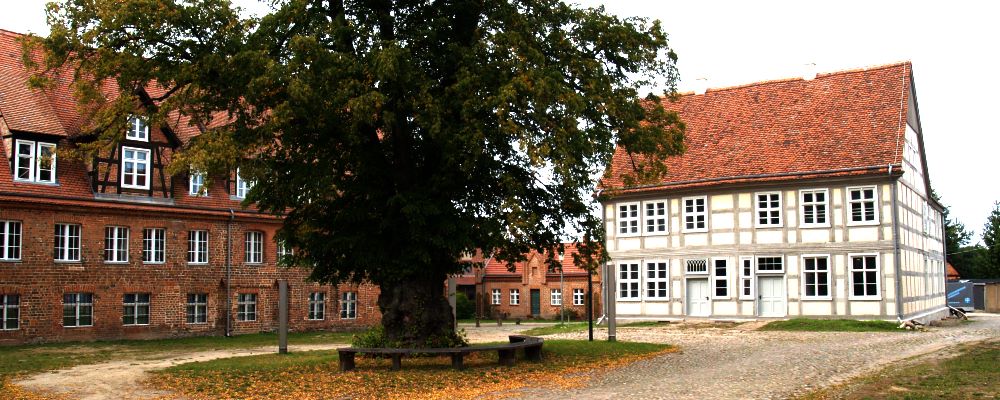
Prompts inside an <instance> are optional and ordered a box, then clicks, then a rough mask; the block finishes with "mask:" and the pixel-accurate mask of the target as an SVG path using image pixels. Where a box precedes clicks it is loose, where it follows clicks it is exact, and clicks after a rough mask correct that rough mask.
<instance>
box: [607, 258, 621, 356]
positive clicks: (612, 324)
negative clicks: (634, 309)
mask: <svg viewBox="0 0 1000 400" xmlns="http://www.w3.org/2000/svg"><path fill="white" fill-rule="evenodd" d="M605 271H606V272H605V273H604V280H605V281H607V286H606V288H607V289H608V293H607V299H608V304H607V307H608V341H609V342H614V341H616V340H617V339H616V338H615V328H617V325H618V324H617V323H616V321H615V320H616V319H617V318H618V314H617V311H616V310H615V305H616V304H615V298H616V296H615V271H614V264H611V265H605Z"/></svg>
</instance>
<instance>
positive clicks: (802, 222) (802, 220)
mask: <svg viewBox="0 0 1000 400" xmlns="http://www.w3.org/2000/svg"><path fill="white" fill-rule="evenodd" d="M820 192H822V193H823V199H824V201H823V210H824V211H825V212H824V214H825V218H824V221H826V222H824V223H811V224H808V223H806V213H805V211H804V210H805V204H803V200H802V199H803V198H804V197H805V194H806V193H820ZM813 204H819V203H816V202H814V203H813ZM798 211H799V228H829V227H830V214H831V213H830V189H827V188H816V189H799V204H798Z"/></svg>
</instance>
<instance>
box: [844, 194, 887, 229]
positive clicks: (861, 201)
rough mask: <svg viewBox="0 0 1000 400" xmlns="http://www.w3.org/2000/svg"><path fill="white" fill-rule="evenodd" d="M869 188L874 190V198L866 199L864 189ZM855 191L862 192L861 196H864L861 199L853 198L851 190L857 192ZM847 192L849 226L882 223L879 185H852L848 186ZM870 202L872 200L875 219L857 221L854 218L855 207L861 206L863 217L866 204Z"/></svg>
mask: <svg viewBox="0 0 1000 400" xmlns="http://www.w3.org/2000/svg"><path fill="white" fill-rule="evenodd" d="M869 189H870V190H871V191H872V198H871V199H865V198H864V191H865V190H869ZM855 191H857V192H861V196H862V198H861V199H858V200H853V199H851V192H855ZM846 192H847V225H848V226H860V225H878V224H879V223H880V219H879V212H878V211H879V210H878V209H879V202H878V186H874V185H872V186H851V187H848V188H847V189H846ZM868 202H871V205H872V211H873V214H874V219H873V220H871V221H865V220H862V221H855V220H854V207H861V212H862V218H863V216H864V211H865V206H864V204H865V203H868Z"/></svg>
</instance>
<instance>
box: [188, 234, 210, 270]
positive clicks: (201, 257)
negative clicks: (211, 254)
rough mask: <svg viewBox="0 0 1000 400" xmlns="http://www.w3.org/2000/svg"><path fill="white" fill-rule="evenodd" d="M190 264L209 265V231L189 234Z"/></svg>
mask: <svg viewBox="0 0 1000 400" xmlns="http://www.w3.org/2000/svg"><path fill="white" fill-rule="evenodd" d="M188 263H189V264H207V263H208V231H189V232H188Z"/></svg>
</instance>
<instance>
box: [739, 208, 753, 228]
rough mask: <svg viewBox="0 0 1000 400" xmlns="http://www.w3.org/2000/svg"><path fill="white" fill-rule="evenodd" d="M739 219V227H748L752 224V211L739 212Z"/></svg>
mask: <svg viewBox="0 0 1000 400" xmlns="http://www.w3.org/2000/svg"><path fill="white" fill-rule="evenodd" d="M739 219H740V227H741V228H749V227H751V226H753V213H750V212H741V213H740V216H739Z"/></svg>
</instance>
